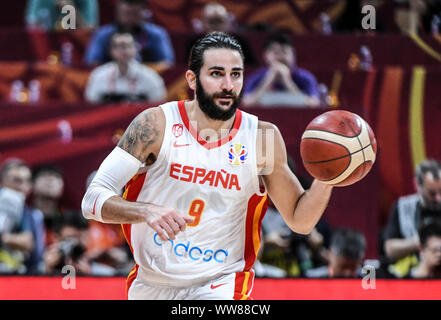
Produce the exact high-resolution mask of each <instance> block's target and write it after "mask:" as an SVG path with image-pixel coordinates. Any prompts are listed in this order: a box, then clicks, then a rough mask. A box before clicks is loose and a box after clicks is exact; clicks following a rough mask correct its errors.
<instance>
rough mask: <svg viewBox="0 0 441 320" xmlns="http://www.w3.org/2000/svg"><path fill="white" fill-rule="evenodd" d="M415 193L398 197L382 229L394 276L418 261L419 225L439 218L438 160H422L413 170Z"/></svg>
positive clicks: (440, 186) (440, 171)
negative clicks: (384, 227)
mask: <svg viewBox="0 0 441 320" xmlns="http://www.w3.org/2000/svg"><path fill="white" fill-rule="evenodd" d="M415 184H416V187H417V190H418V192H417V193H416V194H412V195H408V196H404V197H400V198H399V199H398V201H397V202H396V203H395V204H394V205H393V207H392V209H391V212H390V214H389V220H388V224H387V226H386V230H385V243H384V251H385V253H386V256H387V258H389V260H390V262H392V263H393V265H390V266H389V271H390V272H391V273H392V274H393V275H395V276H396V277H403V276H404V275H406V274H408V272H409V269H410V268H412V267H413V266H415V265H416V264H417V262H418V250H419V247H420V238H419V236H418V228H419V227H420V226H421V225H422V224H423V223H426V222H428V221H430V220H431V219H434V218H440V217H441V163H440V162H439V161H437V160H425V161H423V162H422V163H421V164H419V165H418V167H417V169H416V172H415Z"/></svg>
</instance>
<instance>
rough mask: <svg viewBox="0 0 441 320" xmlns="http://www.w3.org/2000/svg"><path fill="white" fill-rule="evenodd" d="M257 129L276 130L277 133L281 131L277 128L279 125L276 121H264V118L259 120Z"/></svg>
mask: <svg viewBox="0 0 441 320" xmlns="http://www.w3.org/2000/svg"><path fill="white" fill-rule="evenodd" d="M257 129H260V130H263V131H264V132H265V131H266V130H274V131H276V132H277V133H279V132H280V131H279V128H277V126H276V125H275V124H274V123H272V122H268V121H263V120H258V122H257Z"/></svg>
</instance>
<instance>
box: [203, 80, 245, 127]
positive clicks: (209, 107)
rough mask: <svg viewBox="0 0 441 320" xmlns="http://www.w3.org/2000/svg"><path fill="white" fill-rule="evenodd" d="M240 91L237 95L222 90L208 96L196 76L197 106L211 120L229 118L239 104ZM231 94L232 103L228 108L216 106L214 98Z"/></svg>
mask: <svg viewBox="0 0 441 320" xmlns="http://www.w3.org/2000/svg"><path fill="white" fill-rule="evenodd" d="M242 92H243V90H242V91H241V92H240V94H239V96H237V95H236V94H235V93H233V92H231V91H225V90H224V91H223V92H217V93H214V94H213V95H211V96H209V95H207V94H206V92H205V90H204V88H203V87H202V83H201V82H200V80H199V77H197V78H196V99H197V101H198V103H199V108H201V110H202V111H203V112H204V113H205V114H206V115H207V116H208V117H209V118H210V119H213V120H222V121H226V120H228V119H230V118H231V117H232V116H233V115H234V114H235V113H236V109H237V108H238V106H239V102H240V99H241V98H242ZM224 96H231V97H233V103H232V104H231V107H230V108H229V109H228V110H222V109H221V108H219V107H218V105H217V104H216V103H215V102H214V99H216V98H220V97H224Z"/></svg>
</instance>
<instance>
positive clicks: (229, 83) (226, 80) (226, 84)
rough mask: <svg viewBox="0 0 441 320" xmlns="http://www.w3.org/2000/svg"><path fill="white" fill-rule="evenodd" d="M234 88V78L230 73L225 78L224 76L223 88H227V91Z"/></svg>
mask: <svg viewBox="0 0 441 320" xmlns="http://www.w3.org/2000/svg"><path fill="white" fill-rule="evenodd" d="M233 88H234V86H233V80H232V79H231V76H229V75H226V76H225V77H224V78H223V81H222V88H221V89H222V90H227V91H231V90H232V89H233Z"/></svg>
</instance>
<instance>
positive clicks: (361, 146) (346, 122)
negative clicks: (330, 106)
mask: <svg viewBox="0 0 441 320" xmlns="http://www.w3.org/2000/svg"><path fill="white" fill-rule="evenodd" d="M331 115H332V116H333V117H336V118H338V119H340V120H341V121H343V122H344V123H345V124H346V125H347V126H348V127H349V129H351V131H352V132H353V133H354V134H355V138H357V140H358V143H359V144H360V148H361V149H360V150H363V144H362V143H361V140H360V138H359V136H360V135H361V133H362V132H363V127H364V125H363V123H364V120H363V119H361V118H360V117H359V116H358V115H357V114H355V113H354V115H355V116H356V118H357V119H359V120H360V122H361V128H360V133H359V134H357V132H356V131H355V130H354V128H352V126H351V124H350V123H349V122H348V121H346V119H345V118H343V117H341V116H339V115H338V114H334V113H333V114H331ZM369 140H370V139H369ZM365 161H366V157H365V154H364V151H363V163H364V162H365ZM364 169H365V167H363V174H364Z"/></svg>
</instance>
